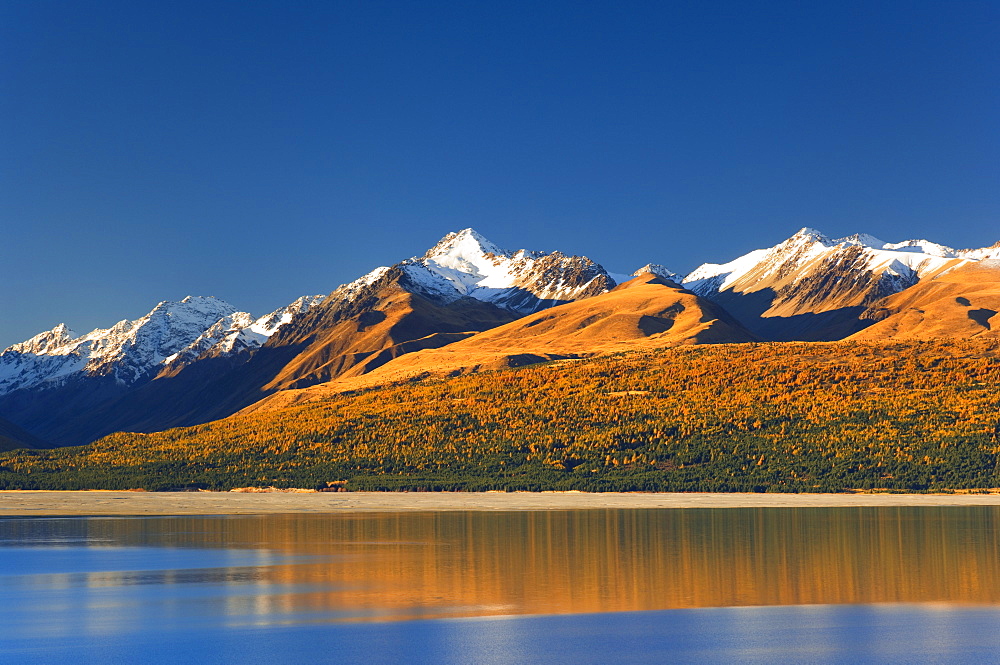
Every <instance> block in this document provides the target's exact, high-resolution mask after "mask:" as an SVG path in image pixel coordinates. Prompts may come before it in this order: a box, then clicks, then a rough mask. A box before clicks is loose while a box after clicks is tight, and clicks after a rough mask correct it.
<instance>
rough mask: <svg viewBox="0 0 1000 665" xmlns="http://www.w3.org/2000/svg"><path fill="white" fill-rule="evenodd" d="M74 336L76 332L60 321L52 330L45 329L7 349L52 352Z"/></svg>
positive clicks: (26, 351) (19, 351) (23, 351)
mask: <svg viewBox="0 0 1000 665" xmlns="http://www.w3.org/2000/svg"><path fill="white" fill-rule="evenodd" d="M76 337H77V334H76V333H75V332H73V331H72V330H70V329H69V328H68V327H66V324H65V323H60V324H59V325H57V326H56V327H55V328H53V329H52V330H47V331H45V332H43V333H39V334H37V335H35V336H34V337H32V338H31V339H29V340H27V341H24V342H20V343H18V344H14V345H13V346H11V347H10V348H9V349H8V350H9V351H15V352H17V353H37V354H44V353H54V352H55V350H56V349H59V348H62V347H64V346H66V345H67V344H68V343H69V342H70V341H72V340H73V339H75V338H76Z"/></svg>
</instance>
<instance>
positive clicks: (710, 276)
mask: <svg viewBox="0 0 1000 665" xmlns="http://www.w3.org/2000/svg"><path fill="white" fill-rule="evenodd" d="M998 259H1000V243H997V244H996V245H994V246H992V247H986V248H982V249H969V250H955V249H952V248H949V247H945V246H943V245H939V244H936V243H933V242H930V241H926V240H908V241H904V242H900V243H886V242H884V241H882V240H879V239H877V238H874V237H872V236H869V235H865V234H859V235H854V236H850V237H847V238H840V239H831V238H829V237H827V236H825V235H823V234H822V233H820V232H819V231H816V230H813V229H808V228H805V229H802V230H801V231H799V232H798V233H796V234H795V235H793V236H792V237H791V238H789V239H788V240H785V241H784V242H782V243H779V244H778V245H775V246H774V247H770V248H767V249H760V250H755V251H753V252H750V253H748V254H746V255H744V256H742V257H739V258H737V259H735V260H733V261H730V262H728V263H724V264H705V265H702V266H700V267H698V268H697V269H696V270H694V271H693V272H691V273H690V274H688V275H687V276H685V277H683V278H682V277H681V276H679V275H677V274H675V273H674V272H672V271H670V270H668V269H667V268H665V267H663V266H661V265H656V264H647V265H645V266H644V267H643V268H640V269H639V270H637V271H636V272H635V273H634V274H632V275H627V274H626V275H622V274H614V273H609V272H608V271H607V270H606V269H605V268H604V267H603V266H601V265H600V264H598V263H596V262H595V261H593V260H591V259H590V258H587V257H583V256H570V255H566V254H563V253H561V252H558V251H556V252H538V251H529V250H523V249H522V250H518V251H513V252H512V251H508V250H505V249H502V248H500V247H498V246H497V245H495V244H493V243H492V242H490V241H489V240H488V239H486V238H485V237H483V236H482V235H481V234H479V233H477V232H476V231H475V230H473V229H464V230H462V231H458V232H455V233H449V234H447V235H446V236H445V237H444V238H442V239H441V240H440V241H439V242H437V243H436V244H435V245H434V246H433V247H431V248H430V249H429V250H427V251H426V252H425V253H423V254H422V255H418V256H414V257H412V258H409V259H405V260H403V261H400V262H399V263H396V264H394V265H392V266H389V267H380V268H376V269H375V270H373V271H371V272H369V273H368V274H366V275H363V276H361V277H359V278H358V279H356V280H354V281H352V282H350V283H348V284H344V285H342V286H340V287H338V288H336V289H335V290H333V292H331V293H330V294H329V295H328V296H304V297H302V298H299V299H298V300H296V301H294V302H293V303H290V304H289V305H288V306H286V307H283V308H281V309H279V310H277V311H275V312H272V313H270V314H268V315H266V316H263V317H254V316H252V315H250V314H249V313H247V312H241V311H238V310H236V308H234V307H232V306H231V305H229V304H227V303H225V302H223V301H221V300H217V299H215V298H208V297H188V298H185V299H184V300H182V301H179V302H170V301H165V302H162V303H160V304H159V305H157V306H156V307H155V308H154V309H153V310H152V311H151V312H150V313H149V314H147V315H146V316H144V317H142V318H141V319H138V320H136V321H128V320H126V321H120V322H119V323H117V324H115V325H114V326H111V327H110V328H107V329H98V330H94V331H92V332H90V333H87V334H86V335H82V336H81V335H78V334H76V333H74V332H73V331H72V330H70V329H69V328H67V327H66V326H65V325H62V324H60V325H59V326H56V327H55V328H53V329H52V330H49V331H46V332H44V333H41V334H39V335H36V336H35V337H33V338H32V339H30V340H27V341H25V342H22V343H20V344H15V345H13V346H11V347H10V348H8V349H6V350H5V351H4V352H3V353H0V415H2V416H3V417H5V418H8V419H10V421H12V422H13V423H16V424H17V425H18V426H20V427H23V428H24V429H25V430H27V431H28V432H31V433H32V434H33V435H35V436H38V437H41V438H42V439H44V440H45V441H51V442H52V443H54V444H56V445H70V444H78V443H85V442H87V441H90V440H93V439H94V438H97V437H100V436H102V435H104V434H107V433H110V432H112V431H119V430H129V431H139V432H151V431H158V430H163V429H167V428H170V427H175V426H183V425H194V424H199V423H203V422H207V421H209V420H215V419H218V418H222V417H225V416H228V415H230V414H232V413H235V412H236V411H239V410H241V409H244V408H245V407H247V406H248V405H250V404H253V403H254V402H257V401H258V400H260V399H262V398H264V397H267V396H269V395H272V394H274V393H275V392H278V391H283V390H288V389H293V388H306V387H309V386H313V385H316V384H319V383H324V382H329V381H334V380H338V381H342V382H345V381H355V380H356V381H357V382H359V383H363V381H362V380H361V379H360V378H359V377H362V376H364V375H367V374H369V373H372V372H375V373H377V374H378V376H374V375H373V377H372V379H371V380H372V381H376V380H381V379H380V378H379V377H381V376H387V375H389V374H391V373H393V372H399V373H410V374H414V373H416V374H420V373H422V372H438V371H443V369H442V368H444V369H445V370H447V368H449V367H450V368H451V369H450V370H447V371H452V370H454V371H463V372H464V371H468V370H470V369H476V368H480V369H482V368H486V367H502V366H510V365H512V364H519V363H524V362H533V361H536V360H538V359H542V360H544V359H548V358H560V357H564V358H570V357H583V356H586V355H593V354H595V353H604V352H608V351H610V350H622V349H627V348H641V347H648V346H664V345H673V344H690V343H707V342H719V343H723V342H742V341H749V340H754V339H764V340H773V341H786V340H806V341H808V340H836V339H843V338H845V337H847V336H849V335H852V334H856V333H859V331H862V330H864V329H866V328H867V327H869V326H871V329H870V332H869V333H867V334H868V335H871V336H876V337H878V336H881V337H901V336H904V337H905V336H918V337H919V336H926V335H929V336H949V335H950V336H961V335H981V334H988V335H991V334H993V332H992V331H993V330H995V324H996V323H997V321H996V319H995V318H994V315H993V314H991V313H990V312H994V314H995V311H994V310H995V309H996V307H995V306H994V304H993V301H992V300H991V299H990V298H992V296H991V293H992V292H991V291H990V290H989V289H990V288H992V287H989V288H985V287H983V288H980V287H982V286H983V279H984V277H983V275H986V274H987V273H982V272H975V273H974V272H972V266H979V267H980V268H982V269H985V268H986V267H987V266H988V265H990V263H991V262H992V261H994V260H998ZM989 274H993V273H989ZM977 275H978V276H977ZM990 279H992V278H990ZM977 280H979V281H977ZM987 281H989V280H987ZM682 286H683V288H681V287H682ZM940 294H944V295H940ZM939 295H940V297H938V296H939ZM947 298H951V301H949V300H947ZM965 302H968V303H970V304H968V305H966V304H964V303H965ZM862 337H863V336H862ZM859 338H860V337H859ZM415 352H419V353H416V355H413V354H415ZM29 436H30V435H29Z"/></svg>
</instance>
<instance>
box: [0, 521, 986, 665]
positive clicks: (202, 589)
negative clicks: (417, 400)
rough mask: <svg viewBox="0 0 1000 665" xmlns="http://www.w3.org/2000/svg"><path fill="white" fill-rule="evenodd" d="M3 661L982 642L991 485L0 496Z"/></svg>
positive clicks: (496, 654)
mask: <svg viewBox="0 0 1000 665" xmlns="http://www.w3.org/2000/svg"><path fill="white" fill-rule="evenodd" d="M0 599H2V603H0V660H2V662H4V663H61V664H62V663H67V662H70V663H108V662H121V663H128V662H141V663H173V662H214V663H227V662H233V663H237V662H238V663H272V664H273V663H284V662H311V663H327V662H329V663H400V662H412V663H462V664H467V663H536V662H537V663H609V662H636V663H645V662H649V663H660V662H680V663H689V662H729V663H732V662H739V663H744V662H745V663H756V662H760V663H769V662H789V663H791V662H799V663H801V662H809V663H856V662H877V663H889V662H898V663H919V662H927V663H965V662H1000V508H998V507H985V506H984V507H919V508H899V507H893V508H889V507H884V508H733V509H673V510H645V509H636V510H580V511H537V512H535V511H529V512H524V511H519V512H485V511H479V512H440V513H386V514H380V513H365V514H360V513H359V514H332V515H262V516H228V517H227V516H222V517H158V518H148V517H145V518H127V517H126V518H6V519H0Z"/></svg>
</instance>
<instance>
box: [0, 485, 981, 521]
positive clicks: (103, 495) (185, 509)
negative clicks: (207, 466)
mask: <svg viewBox="0 0 1000 665" xmlns="http://www.w3.org/2000/svg"><path fill="white" fill-rule="evenodd" d="M850 506H856V507H862V506H1000V494H861V493H859V494H715V493H677V494H671V493H631V492H608V493H585V492H262V493H237V492H104V491H92V492H50V491H0V516H3V517H27V516H46V517H52V516H125V515H135V516H147V515H149V516H166V515H262V514H278V513H327V514H332V513H365V512H403V511H456V510H484V511H504V510H586V509H602V508H615V509H639V508H835V507H850Z"/></svg>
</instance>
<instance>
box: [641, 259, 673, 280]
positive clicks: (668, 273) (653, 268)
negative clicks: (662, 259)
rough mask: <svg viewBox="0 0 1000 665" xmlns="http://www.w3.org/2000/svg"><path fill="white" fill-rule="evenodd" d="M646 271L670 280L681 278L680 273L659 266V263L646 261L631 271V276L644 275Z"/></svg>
mask: <svg viewBox="0 0 1000 665" xmlns="http://www.w3.org/2000/svg"><path fill="white" fill-rule="evenodd" d="M647 273H651V274H653V275H656V276H657V277H662V278H663V279H669V280H670V281H672V282H680V280H681V276H680V275H678V274H677V273H675V272H674V271H672V270H669V269H667V268H665V267H663V266H661V265H660V264H659V263H647V264H646V265H644V266H643V267H641V268H639V269H638V270H636V271H635V272H634V273H632V277H638V276H639V275H645V274H647Z"/></svg>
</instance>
